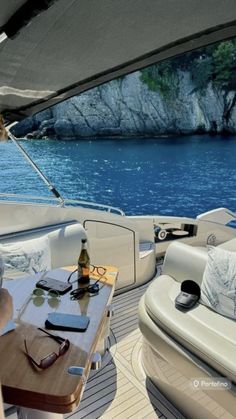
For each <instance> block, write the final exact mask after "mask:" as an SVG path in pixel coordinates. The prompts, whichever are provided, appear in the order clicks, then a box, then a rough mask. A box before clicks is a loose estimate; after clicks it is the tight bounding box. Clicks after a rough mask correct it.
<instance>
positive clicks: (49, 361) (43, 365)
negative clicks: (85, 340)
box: [24, 327, 70, 370]
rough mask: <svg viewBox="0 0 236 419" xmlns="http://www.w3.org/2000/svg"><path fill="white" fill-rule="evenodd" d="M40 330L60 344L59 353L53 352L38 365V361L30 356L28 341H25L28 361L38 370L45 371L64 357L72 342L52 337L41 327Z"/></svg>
mask: <svg viewBox="0 0 236 419" xmlns="http://www.w3.org/2000/svg"><path fill="white" fill-rule="evenodd" d="M38 330H41V332H44V333H46V334H47V335H48V336H49V337H50V338H52V339H53V340H55V341H56V342H57V343H59V344H60V347H59V350H58V353H56V352H51V353H50V354H48V355H46V356H45V357H44V358H42V359H41V360H40V362H39V363H38V362H37V361H35V359H34V358H33V357H32V356H31V355H30V354H29V351H28V348H27V344H26V340H24V344H25V355H26V357H27V358H28V360H29V361H30V362H31V363H32V364H33V365H34V366H36V367H37V368H39V369H41V370H45V369H46V368H48V367H50V366H51V365H52V364H54V362H55V361H56V360H57V359H58V358H60V356H63V355H64V354H65V353H66V352H67V351H68V349H69V347H70V341H69V340H68V339H63V338H61V337H60V336H55V335H52V334H51V333H49V332H47V331H46V330H44V329H41V328H40V327H38Z"/></svg>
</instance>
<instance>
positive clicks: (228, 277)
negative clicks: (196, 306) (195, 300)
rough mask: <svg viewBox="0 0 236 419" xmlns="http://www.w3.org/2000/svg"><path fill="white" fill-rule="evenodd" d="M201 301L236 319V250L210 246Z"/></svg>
mask: <svg viewBox="0 0 236 419" xmlns="http://www.w3.org/2000/svg"><path fill="white" fill-rule="evenodd" d="M201 302H202V303H203V304H205V305H207V306H209V307H211V308H212V309H213V310H215V311H217V312H218V313H220V314H223V315H224V316H227V317H230V318H232V319H236V252H230V251H228V250H224V249H221V248H219V247H212V246H209V248H208V260H207V264H206V268H205V271H204V274H203V280H202V285H201Z"/></svg>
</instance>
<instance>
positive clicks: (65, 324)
mask: <svg viewBox="0 0 236 419" xmlns="http://www.w3.org/2000/svg"><path fill="white" fill-rule="evenodd" d="M89 321H90V319H89V317H88V316H81V315H76V314H67V313H49V314H48V318H47V320H46V321H45V327H46V329H51V330H69V331H72V332H85V331H86V329H87V327H88V325H89Z"/></svg>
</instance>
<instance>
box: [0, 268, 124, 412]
mask: <svg viewBox="0 0 236 419" xmlns="http://www.w3.org/2000/svg"><path fill="white" fill-rule="evenodd" d="M74 269H75V267H74V266H72V267H65V268H61V269H55V270H53V271H50V272H49V273H48V274H47V276H50V277H52V278H56V279H60V280H63V281H65V282H66V281H67V278H68V276H69V274H70V272H71V271H72V270H74ZM106 269H107V272H106V274H105V276H104V277H103V278H101V280H100V291H99V294H98V295H96V296H93V297H89V296H88V295H86V296H84V297H83V298H82V299H81V300H78V301H71V300H70V293H67V294H65V295H63V296H61V297H60V300H59V302H58V301H55V299H54V300H51V299H50V298H48V297H46V298H44V299H41V300H40V304H39V300H38V297H37V298H36V299H35V297H33V296H31V293H32V291H33V289H34V288H35V283H36V282H37V281H38V280H39V278H40V275H39V274H37V275H33V276H30V277H25V278H19V279H14V280H6V281H5V282H4V284H3V287H5V288H7V289H8V290H9V292H10V293H11V295H12V296H13V302H14V320H15V322H16V329H15V330H14V331H13V332H10V333H8V334H6V335H4V336H2V337H1V340H0V381H1V383H2V391H3V397H4V401H5V402H6V403H10V404H14V405H19V406H25V407H27V408H33V409H39V410H41V411H42V410H43V411H47V412H56V413H69V412H72V411H73V410H74V409H75V408H76V407H77V406H78V405H79V402H80V399H81V397H82V392H83V388H84V384H85V382H86V378H87V376H88V374H89V369H90V364H91V358H92V355H93V353H94V352H95V350H96V347H97V345H98V342H99V339H100V337H101V334H102V330H103V328H104V324H105V322H106V318H107V317H106V314H107V313H106V311H107V307H108V305H109V304H110V303H111V299H112V296H113V293H114V288H115V281H116V278H117V274H118V271H117V269H116V268H115V267H112V266H106ZM92 275H93V276H92V278H93V279H92V280H91V283H93V282H94V280H96V279H98V278H99V276H97V275H94V274H92ZM75 279H76V273H75V274H73V276H72V278H71V280H72V281H73V280H75ZM73 288H77V282H75V283H74V285H73ZM45 294H47V292H46V291H45ZM53 311H58V312H62V313H73V314H85V315H87V316H89V317H90V323H89V326H88V329H87V330H86V332H62V331H51V333H54V334H57V335H59V336H62V337H66V338H68V339H69V340H70V342H71V344H70V348H69V351H68V352H67V353H66V354H65V355H63V356H61V357H60V358H59V359H58V360H57V361H56V362H55V363H54V364H53V365H52V366H51V367H49V368H48V369H46V370H42V371H41V370H35V369H34V368H33V367H32V366H31V364H30V363H29V361H28V359H27V358H26V356H25V354H24V352H23V351H24V339H26V341H27V346H28V350H29V353H30V354H31V355H32V356H33V357H34V358H35V359H36V360H38V361H39V360H40V359H41V358H43V357H44V356H46V355H47V354H49V353H50V352H53V351H56V352H57V353H58V346H59V345H58V343H57V342H54V341H53V340H52V339H50V338H46V337H45V336H44V333H42V332H40V331H39V330H37V327H42V328H44V322H45V320H46V318H47V314H48V313H49V312H53ZM72 365H77V366H80V367H83V368H84V369H85V370H84V371H85V373H84V376H83V377H79V376H77V375H71V374H69V373H68V368H69V367H70V366H72ZM45 417H46V416H45ZM47 417H49V416H47ZM52 417H54V416H52Z"/></svg>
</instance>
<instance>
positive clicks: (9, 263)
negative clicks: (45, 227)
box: [0, 235, 51, 275]
mask: <svg viewBox="0 0 236 419" xmlns="http://www.w3.org/2000/svg"><path fill="white" fill-rule="evenodd" d="M0 254H1V255H2V257H3V260H4V268H5V271H7V274H8V275H10V273H11V272H14V271H16V270H17V271H21V272H26V273H29V274H34V273H35V272H40V271H44V270H49V269H50V268H51V254H50V246H49V239H48V236H47V235H45V236H43V237H39V238H36V239H31V240H25V241H19V242H14V243H5V244H0Z"/></svg>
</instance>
